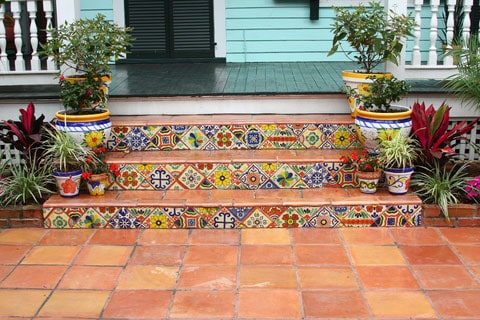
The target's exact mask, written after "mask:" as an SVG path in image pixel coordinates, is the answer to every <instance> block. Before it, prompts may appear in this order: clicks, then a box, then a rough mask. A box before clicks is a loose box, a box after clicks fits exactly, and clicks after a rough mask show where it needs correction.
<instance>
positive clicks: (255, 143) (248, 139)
mask: <svg viewBox="0 0 480 320" xmlns="http://www.w3.org/2000/svg"><path fill="white" fill-rule="evenodd" d="M242 138H243V139H242V141H243V143H244V144H245V146H246V147H247V148H248V149H259V148H260V146H261V145H262V144H263V141H264V140H265V137H264V136H263V134H262V132H261V131H260V130H258V129H256V128H255V127H253V128H251V129H249V130H248V131H247V132H245V134H244V135H243V136H242Z"/></svg>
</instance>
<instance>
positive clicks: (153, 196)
mask: <svg viewBox="0 0 480 320" xmlns="http://www.w3.org/2000/svg"><path fill="white" fill-rule="evenodd" d="M396 204H411V205H421V204H422V201H421V200H420V198H419V197H418V196H416V195H415V194H413V193H408V194H406V195H392V194H390V193H389V192H388V191H387V190H385V189H383V188H380V189H379V190H378V191H377V193H375V194H364V193H361V192H360V191H359V190H358V189H356V188H351V189H342V188H321V189H280V190H279V189H275V190H265V189H259V190H167V191H148V190H147V191H145V190H142V191H135V190H131V191H108V192H106V193H105V195H104V196H90V195H88V194H80V195H79V196H77V197H74V198H64V197H61V196H59V195H53V196H51V197H50V198H49V199H48V200H47V201H46V202H45V203H44V205H43V206H44V208H64V207H83V208H84V207H92V206H93V207H145V206H149V207H163V206H168V207H215V206H228V207H230V206H231V207H244V206H255V207H258V206H293V207H296V206H355V205H396Z"/></svg>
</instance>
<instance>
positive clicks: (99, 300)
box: [39, 290, 110, 318]
mask: <svg viewBox="0 0 480 320" xmlns="http://www.w3.org/2000/svg"><path fill="white" fill-rule="evenodd" d="M109 296H110V292H109V291H93V290H82V291H80V290H55V291H54V292H53V293H52V295H51V297H50V298H49V299H48V300H47V302H46V303H45V305H44V306H43V307H42V309H41V310H40V312H39V315H40V316H55V317H76V318H82V317H86V318H89V317H90V318H93V317H99V316H100V313H101V312H102V310H103V308H104V306H105V303H106V302H107V300H108V297H109Z"/></svg>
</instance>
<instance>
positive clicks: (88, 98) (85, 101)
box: [59, 75, 107, 112]
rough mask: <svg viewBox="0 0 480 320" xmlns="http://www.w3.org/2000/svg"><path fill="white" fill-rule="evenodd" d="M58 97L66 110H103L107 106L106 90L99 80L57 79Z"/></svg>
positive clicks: (62, 77) (90, 78)
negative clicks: (58, 84)
mask: <svg viewBox="0 0 480 320" xmlns="http://www.w3.org/2000/svg"><path fill="white" fill-rule="evenodd" d="M59 83H60V96H61V97H62V101H63V105H64V106H65V107H66V108H67V109H71V110H76V111H77V112H78V111H81V110H82V109H83V110H87V109H95V108H97V107H100V108H104V107H106V104H107V90H106V88H105V86H104V83H103V81H102V79H101V78H97V77H89V78H73V77H72V78H66V77H65V76H63V75H60V77H59Z"/></svg>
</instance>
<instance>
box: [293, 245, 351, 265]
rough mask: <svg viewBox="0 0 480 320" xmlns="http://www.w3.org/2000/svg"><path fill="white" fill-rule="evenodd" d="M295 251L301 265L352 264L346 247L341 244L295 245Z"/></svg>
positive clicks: (297, 260)
mask: <svg viewBox="0 0 480 320" xmlns="http://www.w3.org/2000/svg"><path fill="white" fill-rule="evenodd" d="M294 251H295V257H296V262H297V264H299V265H307V264H319V265H327V264H332V265H337V264H341V265H347V264H350V261H349V260H348V257H347V254H346V252H345V248H344V247H343V246H341V245H295V246H294Z"/></svg>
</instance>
